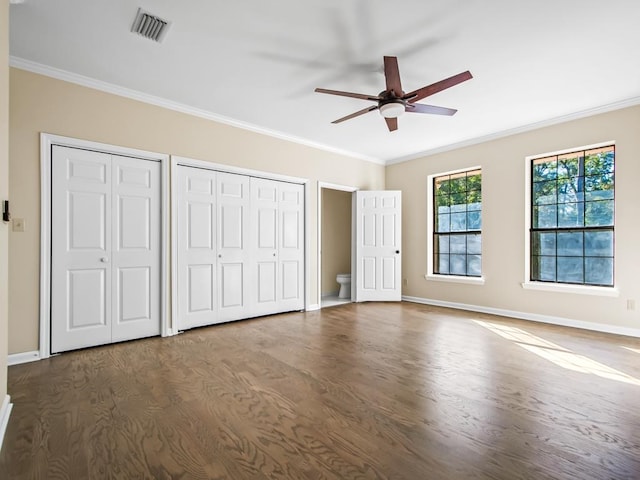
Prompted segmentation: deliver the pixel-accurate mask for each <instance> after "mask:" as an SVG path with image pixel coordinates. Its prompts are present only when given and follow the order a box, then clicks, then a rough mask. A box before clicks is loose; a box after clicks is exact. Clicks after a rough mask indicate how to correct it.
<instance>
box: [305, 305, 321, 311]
mask: <svg viewBox="0 0 640 480" xmlns="http://www.w3.org/2000/svg"><path fill="white" fill-rule="evenodd" d="M314 310H320V305H319V304H317V303H314V304H313V305H309V306H308V307H307V312H313V311H314Z"/></svg>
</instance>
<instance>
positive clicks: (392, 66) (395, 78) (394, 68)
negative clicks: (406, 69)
mask: <svg viewBox="0 0 640 480" xmlns="http://www.w3.org/2000/svg"><path fill="white" fill-rule="evenodd" d="M384 76H385V78H386V80H387V91H393V93H394V94H395V96H396V97H401V96H402V93H403V92H402V85H401V83H400V70H399V69H398V57H384Z"/></svg>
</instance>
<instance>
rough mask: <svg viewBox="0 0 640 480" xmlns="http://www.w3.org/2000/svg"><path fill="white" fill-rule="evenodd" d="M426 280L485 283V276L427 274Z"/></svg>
mask: <svg viewBox="0 0 640 480" xmlns="http://www.w3.org/2000/svg"><path fill="white" fill-rule="evenodd" d="M424 279H425V280H434V281H436V282H448V283H465V284H467V285H484V277H462V276H458V275H434V274H432V273H431V274H429V273H427V274H425V276H424Z"/></svg>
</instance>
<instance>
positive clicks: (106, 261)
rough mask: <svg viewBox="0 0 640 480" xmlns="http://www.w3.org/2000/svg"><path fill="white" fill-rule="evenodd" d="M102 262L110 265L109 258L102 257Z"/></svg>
mask: <svg viewBox="0 0 640 480" xmlns="http://www.w3.org/2000/svg"><path fill="white" fill-rule="evenodd" d="M100 261H101V262H102V263H109V259H108V258H107V257H102V258H101V259H100Z"/></svg>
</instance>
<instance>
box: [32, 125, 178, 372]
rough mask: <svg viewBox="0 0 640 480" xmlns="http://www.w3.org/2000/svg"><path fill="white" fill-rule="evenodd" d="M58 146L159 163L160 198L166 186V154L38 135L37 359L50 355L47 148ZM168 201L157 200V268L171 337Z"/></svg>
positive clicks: (163, 327) (163, 326)
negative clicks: (38, 285) (158, 245)
mask: <svg viewBox="0 0 640 480" xmlns="http://www.w3.org/2000/svg"><path fill="white" fill-rule="evenodd" d="M53 145H60V146H65V147H71V148H82V149H87V150H93V151H97V152H105V153H109V154H112V155H123V156H128V157H135V158H141V159H144V160H151V161H156V162H160V165H161V171H162V174H161V175H162V178H161V180H160V182H161V189H162V195H163V197H164V196H165V193H166V188H167V185H168V178H166V175H167V173H168V169H167V164H168V162H169V155H167V154H164V153H157V152H149V151H146V150H138V149H135V148H128V147H120V146H116V145H109V144H106V143H99V142H92V141H90V140H81V139H77V138H72V137H64V136H60V135H53V134H50V133H40V345H39V355H40V359H45V358H49V357H50V356H51V348H50V345H51V255H50V252H51V147H52V146H53ZM167 202H168V199H166V198H163V199H162V200H161V208H162V209H163V210H162V214H161V215H160V223H161V227H160V228H161V236H162V238H161V244H162V247H161V255H162V258H161V262H160V263H161V269H160V282H161V286H160V332H161V335H162V336H168V335H171V332H170V329H169V327H168V325H167V321H168V319H167V298H168V295H169V292H168V283H167V282H168V279H167V273H168V272H167V268H166V262H167V259H166V251H167V250H166V248H167V247H166V242H167V240H166V239H167V238H168V228H169V224H168V218H169V212H168V211H167Z"/></svg>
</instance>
